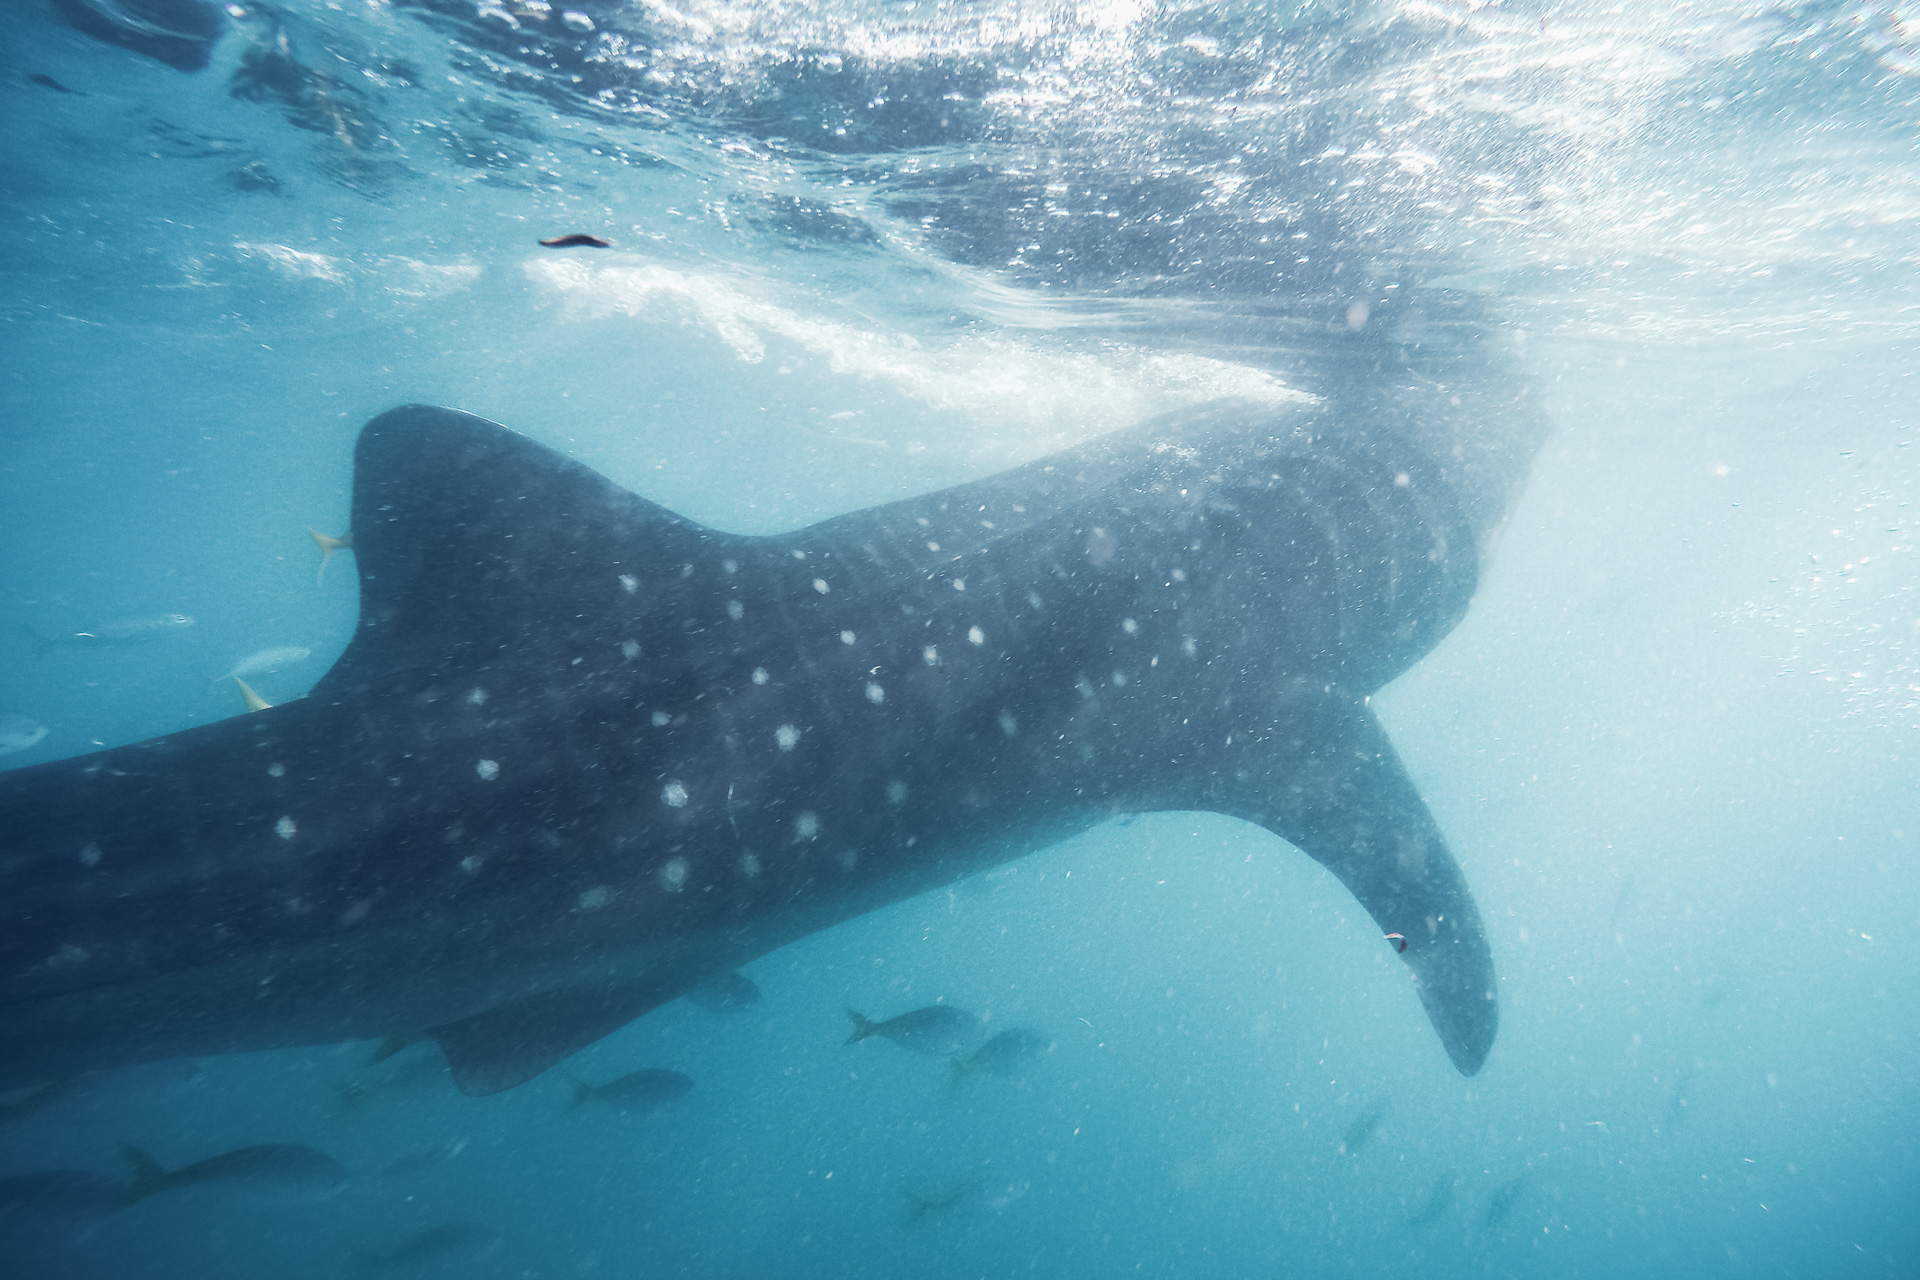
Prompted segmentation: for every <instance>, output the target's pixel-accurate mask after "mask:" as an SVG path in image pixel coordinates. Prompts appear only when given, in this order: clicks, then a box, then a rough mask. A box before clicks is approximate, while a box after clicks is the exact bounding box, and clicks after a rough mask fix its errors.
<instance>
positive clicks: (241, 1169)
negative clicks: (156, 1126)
mask: <svg viewBox="0 0 1920 1280" xmlns="http://www.w3.org/2000/svg"><path fill="white" fill-rule="evenodd" d="M120 1155H121V1157H122V1158H123V1159H124V1160H125V1161H126V1162H127V1168H128V1169H129V1170H130V1171H131V1172H132V1174H133V1182H132V1183H131V1185H129V1186H128V1187H127V1188H126V1190H125V1191H123V1192H122V1193H121V1195H120V1201H119V1204H120V1207H121V1208H125V1207H126V1206H127V1205H130V1204H136V1203H138V1202H139V1201H142V1200H145V1199H147V1198H148V1197H150V1196H157V1195H162V1194H165V1193H167V1192H171V1191H182V1190H186V1189H188V1188H200V1189H205V1190H219V1191H231V1192H233V1193H235V1194H237V1195H239V1196H241V1197H243V1198H244V1199H246V1200H248V1201H250V1202H255V1203H270V1204H311V1203H313V1202H315V1201H319V1200H324V1199H326V1198H327V1197H329V1196H331V1195H333V1194H334V1193H335V1192H337V1191H339V1190H340V1188H341V1186H342V1185H343V1184H345V1182H346V1180H347V1171H346V1170H345V1169H342V1168H341V1167H340V1165H339V1162H338V1161H336V1160H334V1158H333V1157H332V1156H329V1155H326V1154H325V1153H323V1152H319V1151H315V1150H314V1149H313V1148H311V1147H300V1146H294V1145H293V1144H291V1143H278V1142H277V1143H270V1144H268V1145H265V1146H258V1147H241V1148H240V1149H239V1150H237V1151H223V1152H221V1153H220V1154H219V1155H217V1156H208V1157H207V1158H206V1159H205V1160H196V1161H195V1162H194V1163H192V1164H190V1165H187V1166H186V1167H184V1168H180V1169H173V1170H168V1169H163V1168H161V1167H160V1162H159V1161H157V1160H155V1159H154V1158H153V1157H152V1156H150V1155H148V1154H147V1153H146V1152H144V1151H142V1150H141V1149H140V1148H138V1147H136V1146H134V1145H133V1144H131V1143H123V1144H122V1145H121V1147H120Z"/></svg>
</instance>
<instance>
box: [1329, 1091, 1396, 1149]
mask: <svg viewBox="0 0 1920 1280" xmlns="http://www.w3.org/2000/svg"><path fill="white" fill-rule="evenodd" d="M1386 1114H1387V1104H1386V1103H1384V1102H1382V1103H1379V1104H1377V1105H1375V1106H1374V1108H1373V1109H1372V1110H1370V1111H1368V1112H1367V1113H1366V1114H1365V1115H1363V1116H1359V1117H1357V1118H1356V1119H1355V1120H1354V1122H1353V1123H1352V1124H1350V1125H1348V1126H1347V1131H1346V1133H1345V1134H1344V1135H1342V1137H1341V1139H1340V1154H1341V1155H1347V1156H1357V1155H1359V1154H1360V1151H1361V1149H1362V1148H1363V1147H1365V1146H1366V1145H1367V1143H1368V1142H1370V1141H1371V1140H1372V1139H1373V1131H1374V1130H1375V1129H1378V1128H1379V1127H1380V1120H1381V1118H1382V1117H1383V1116H1385V1115H1386Z"/></svg>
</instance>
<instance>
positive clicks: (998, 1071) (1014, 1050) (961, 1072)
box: [953, 1027, 1053, 1090]
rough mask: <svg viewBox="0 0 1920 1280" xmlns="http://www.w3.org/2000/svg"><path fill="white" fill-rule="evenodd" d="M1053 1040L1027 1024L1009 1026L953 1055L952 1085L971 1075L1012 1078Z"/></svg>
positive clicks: (956, 1084) (957, 1086)
mask: <svg viewBox="0 0 1920 1280" xmlns="http://www.w3.org/2000/svg"><path fill="white" fill-rule="evenodd" d="M1052 1044H1053V1042H1052V1041H1051V1040H1049V1039H1047V1037H1045V1036H1043V1035H1041V1034H1040V1033H1039V1032H1038V1031H1034V1030H1031V1029H1030V1028H1027V1027H1008V1028H1007V1029H1006V1030H1005V1031H1002V1032H1001V1033H1000V1034H999V1035H997V1036H994V1037H993V1038H992V1039H991V1040H988V1041H987V1042H986V1043H985V1044H983V1045H981V1046H980V1047H979V1048H978V1049H975V1050H974V1051H973V1052H972V1053H970V1054H965V1055H962V1054H955V1055H954V1057H953V1087H954V1088H955V1089H956V1090H957V1089H959V1087H960V1084H961V1082H962V1081H964V1080H965V1079H966V1078H967V1077H968V1076H971V1075H981V1074H984V1075H990V1076H1000V1077H1001V1078H1003V1079H1012V1078H1013V1077H1014V1076H1017V1075H1019V1074H1020V1071H1021V1069H1022V1068H1023V1067H1025V1066H1026V1065H1027V1064H1028V1063H1029V1062H1031V1061H1033V1060H1034V1059H1035V1058H1037V1057H1039V1056H1040V1055H1041V1054H1042V1053H1044V1052H1046V1051H1047V1050H1048V1049H1049V1048H1051V1047H1052Z"/></svg>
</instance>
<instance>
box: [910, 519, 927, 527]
mask: <svg viewBox="0 0 1920 1280" xmlns="http://www.w3.org/2000/svg"><path fill="white" fill-rule="evenodd" d="M913 522H914V523H915V524H917V525H919V526H920V527H921V528H922V529H924V528H926V527H927V518H926V517H925V516H915V517H914V518H913Z"/></svg>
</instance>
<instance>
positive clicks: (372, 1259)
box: [353, 1222, 500, 1276]
mask: <svg viewBox="0 0 1920 1280" xmlns="http://www.w3.org/2000/svg"><path fill="white" fill-rule="evenodd" d="M499 1247H500V1233H499V1232H498V1231H496V1230H494V1229H493V1228H492V1227H490V1226H487V1225H486V1224H485V1223H483V1222H448V1223H444V1224H442V1225H440V1226H437V1227H429V1228H427V1229H426V1230H425V1231H422V1232H421V1233H420V1234H419V1235H417V1236H413V1237H411V1238H409V1239H406V1240H402V1241H401V1242H400V1243H399V1244H397V1245H394V1246H393V1247H392V1248H391V1249H355V1250H354V1251H353V1274H354V1275H355V1276H384V1275H396V1274H409V1273H412V1272H415V1271H436V1272H437V1271H438V1270H439V1269H440V1268H441V1267H447V1266H453V1265H456V1264H459V1265H465V1264H467V1263H472V1262H478V1261H480V1260H481V1259H482V1258H485V1257H486V1256H487V1255H488V1254H490V1253H492V1252H493V1251H494V1250H495V1249H497V1248H499Z"/></svg>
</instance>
